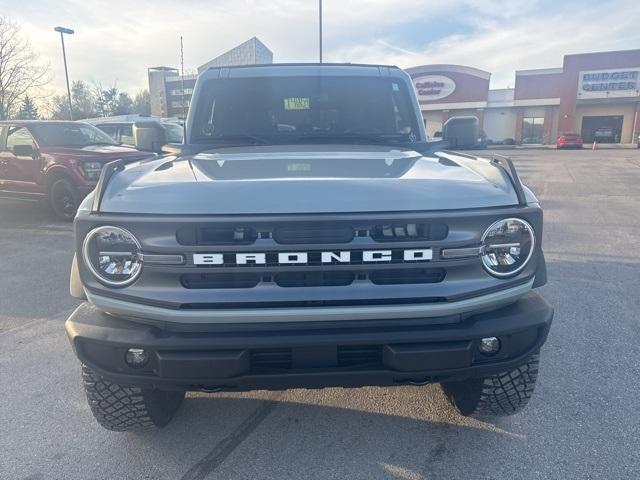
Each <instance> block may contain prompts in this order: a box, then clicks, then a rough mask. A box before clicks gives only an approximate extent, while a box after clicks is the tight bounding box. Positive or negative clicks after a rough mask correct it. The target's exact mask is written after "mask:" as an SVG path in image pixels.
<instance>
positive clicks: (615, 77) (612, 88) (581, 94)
mask: <svg viewBox="0 0 640 480" xmlns="http://www.w3.org/2000/svg"><path fill="white" fill-rule="evenodd" d="M578 82H579V84H578V98H609V97H637V96H639V95H640V91H639V89H640V68H629V69H620V70H592V71H586V72H580V77H579V80H578Z"/></svg>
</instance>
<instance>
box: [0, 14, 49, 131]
mask: <svg viewBox="0 0 640 480" xmlns="http://www.w3.org/2000/svg"><path fill="white" fill-rule="evenodd" d="M49 80H50V76H49V65H48V64H45V63H42V62H41V61H40V57H39V55H38V54H37V53H35V52H34V51H33V50H32V48H31V44H30V43H29V41H28V40H27V39H25V38H24V37H23V36H22V35H21V33H20V27H19V26H18V25H17V24H15V23H13V22H11V21H9V20H8V19H7V18H5V17H2V16H0V120H6V119H7V118H9V117H10V116H11V115H13V114H14V113H15V112H16V111H17V110H18V109H19V107H20V102H21V100H22V98H23V97H24V96H25V95H26V94H27V93H28V92H31V91H32V90H37V89H39V88H40V87H42V86H44V85H45V84H47V83H48V82H49Z"/></svg>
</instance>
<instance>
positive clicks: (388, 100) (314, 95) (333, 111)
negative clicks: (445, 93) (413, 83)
mask: <svg viewBox="0 0 640 480" xmlns="http://www.w3.org/2000/svg"><path fill="white" fill-rule="evenodd" d="M192 128H193V133H192V137H191V139H192V141H193V142H194V143H198V142H200V143H212V144H216V143H224V142H225V141H230V142H233V143H288V142H302V141H305V140H309V141H318V140H322V141H330V142H335V143H339V142H341V141H342V142H343V141H345V140H347V139H349V140H354V139H356V140H365V141H373V142H376V143H379V142H384V143H408V142H413V141H416V140H419V138H420V133H419V130H418V126H417V124H416V117H415V114H414V110H413V105H412V103H411V96H410V94H409V92H408V91H407V88H406V86H405V84H404V82H402V81H400V80H397V79H389V78H374V77H362V76H354V77H344V76H342V77H302V76H296V77H265V78H234V79H225V80H210V81H209V82H208V83H206V84H205V85H204V87H203V89H202V91H201V94H200V100H199V102H198V104H197V110H196V114H195V116H194V121H193V127H192Z"/></svg>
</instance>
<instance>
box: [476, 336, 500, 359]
mask: <svg viewBox="0 0 640 480" xmlns="http://www.w3.org/2000/svg"><path fill="white" fill-rule="evenodd" d="M478 348H479V349H480V351H481V352H482V353H484V354H485V355H494V354H496V353H498V352H499V351H500V340H499V339H498V338H497V337H485V338H481V339H480V345H479V346H478Z"/></svg>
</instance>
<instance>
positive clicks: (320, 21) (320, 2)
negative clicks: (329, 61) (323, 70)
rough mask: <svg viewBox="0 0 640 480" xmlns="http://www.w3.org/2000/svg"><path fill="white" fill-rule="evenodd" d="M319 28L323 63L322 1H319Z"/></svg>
mask: <svg viewBox="0 0 640 480" xmlns="http://www.w3.org/2000/svg"><path fill="white" fill-rule="evenodd" d="M318 2H319V5H318V19H319V22H318V28H319V40H320V63H322V0H318Z"/></svg>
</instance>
